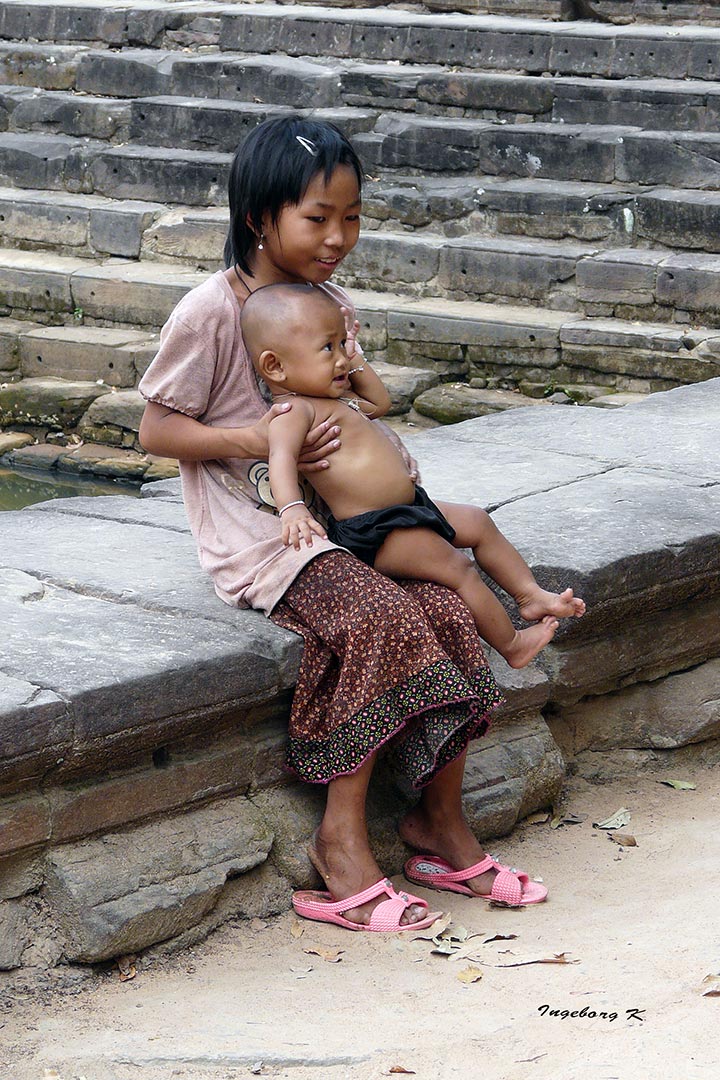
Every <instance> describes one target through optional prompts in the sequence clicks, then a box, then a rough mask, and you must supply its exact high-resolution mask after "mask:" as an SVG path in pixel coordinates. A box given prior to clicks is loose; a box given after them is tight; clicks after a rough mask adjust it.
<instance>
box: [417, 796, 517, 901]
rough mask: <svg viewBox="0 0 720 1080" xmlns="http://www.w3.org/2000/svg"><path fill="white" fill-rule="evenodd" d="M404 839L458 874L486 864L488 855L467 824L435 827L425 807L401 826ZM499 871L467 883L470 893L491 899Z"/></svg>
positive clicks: (493, 871) (457, 823)
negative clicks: (494, 881) (459, 871)
mask: <svg viewBox="0 0 720 1080" xmlns="http://www.w3.org/2000/svg"><path fill="white" fill-rule="evenodd" d="M398 832H399V833H400V838H401V839H402V840H404V841H405V843H406V844H409V845H410V847H412V848H415V850H416V851H419V852H422V854H424V855H438V856H439V857H440V858H441V859H445V861H446V862H448V863H450V865H451V866H452V867H453V868H454V869H455V870H465V869H466V868H467V867H468V866H474V865H475V863H479V862H482V860H483V859H484V858H485V856H486V853H485V851H484V850H483V848H482V846H481V844H480V843H479V841H478V840H477V838H476V837H475V834H474V833H473V832H472V831H471V830H470V827H469V826H468V825H467V823H466V822H465V821H464V820H463V819H460V820H454V821H453V822H451V823H448V822H443V823H442V824H441V825H440V824H434V823H433V822H432V820H431V819H430V817H429V815H427V814H426V813H425V811H424V810H423V807H422V805H421V804H418V805H417V806H415V807H413V809H412V810H411V811H410V812H409V814H407V815H406V816H405V817H404V818H403V820H402V821H401V822H400V825H399V828H398ZM496 874H497V871H496V870H486V871H485V873H484V874H480V875H479V877H474V878H470V879H469V880H468V881H464V882H463V885H467V886H468V888H469V889H472V891H473V892H475V893H477V894H478V895H479V896H489V894H490V890H491V889H492V884H493V880H494V878H495V875H496Z"/></svg>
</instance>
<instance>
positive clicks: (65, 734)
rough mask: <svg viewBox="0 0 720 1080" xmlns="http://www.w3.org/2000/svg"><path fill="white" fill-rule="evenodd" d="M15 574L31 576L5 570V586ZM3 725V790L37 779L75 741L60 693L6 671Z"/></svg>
mask: <svg viewBox="0 0 720 1080" xmlns="http://www.w3.org/2000/svg"><path fill="white" fill-rule="evenodd" d="M13 574H15V575H16V576H18V577H26V576H27V575H20V574H18V572H17V571H12V570H2V571H0V581H2V582H3V586H4V585H5V583H6V581H7V579H8V577H11V576H12V575H13ZM41 595H42V593H41ZM0 725H1V726H2V757H1V759H0V791H2V790H6V791H12V790H18V788H19V787H21V786H27V784H28V783H29V782H30V781H33V780H34V781H35V782H37V781H38V780H39V779H40V778H41V777H42V776H43V774H44V773H45V772H46V771H47V770H48V769H49V768H51V767H52V766H54V765H55V764H56V762H57V760H58V758H61V759H62V757H63V755H64V753H65V751H66V750H67V749H68V748H69V746H70V744H71V741H72V721H71V718H70V716H69V714H68V709H67V706H66V704H65V702H64V701H62V700H61V699H60V698H59V697H58V695H57V694H54V693H53V692H52V691H51V690H46V689H45V688H44V687H42V686H37V685H33V684H31V683H30V682H27V681H25V680H23V679H17V678H14V677H12V676H10V675H4V674H0Z"/></svg>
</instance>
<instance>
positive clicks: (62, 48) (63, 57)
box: [0, 42, 86, 90]
mask: <svg viewBox="0 0 720 1080" xmlns="http://www.w3.org/2000/svg"><path fill="white" fill-rule="evenodd" d="M85 52H86V47H85V46H82V45H70V46H68V45H40V44H37V45H36V44H32V45H26V44H22V43H20V42H13V43H12V44H5V45H3V46H1V47H0V83H10V84H13V85H15V86H37V87H42V88H43V89H45V90H72V89H73V87H74V86H75V76H76V73H77V68H78V63H79V61H80V58H81V57H82V55H83V53H85Z"/></svg>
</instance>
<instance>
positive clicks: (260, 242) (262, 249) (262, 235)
mask: <svg viewBox="0 0 720 1080" xmlns="http://www.w3.org/2000/svg"><path fill="white" fill-rule="evenodd" d="M264 239H265V233H260V240H259V241H258V247H257V249H258V251H264V250H265V245H264V244H263V240H264Z"/></svg>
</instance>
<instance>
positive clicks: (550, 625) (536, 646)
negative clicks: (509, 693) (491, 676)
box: [502, 615, 560, 668]
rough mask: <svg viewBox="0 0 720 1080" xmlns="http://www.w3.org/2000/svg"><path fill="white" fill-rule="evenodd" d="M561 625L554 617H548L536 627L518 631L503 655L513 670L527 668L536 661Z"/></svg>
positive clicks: (503, 651) (536, 624)
mask: <svg viewBox="0 0 720 1080" xmlns="http://www.w3.org/2000/svg"><path fill="white" fill-rule="evenodd" d="M559 625H560V623H559V622H558V621H557V619H556V618H554V617H553V616H552V615H546V616H545V618H544V619H542V621H541V622H539V623H535V625H534V626H528V627H527V628H526V629H525V630H518V631H517V632H516V634H515V637H514V638H513V640H512V643H511V644H510V646H509V647H507V648H504V649H503V650H502V655H503V656H504V657H505V659H506V660H507V662H508V664H509V665H510V667H511V668H523V667H527V665H528V664H529V663H530V661H531V660H534V659H535V657H536V656H537V654H538V653H539V652H540V650H541V649H544V648H545V646H546V645H547V643H548V641H551V640H552V638H553V637H554V636H555V631H556V630H557V628H558V626H559Z"/></svg>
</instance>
